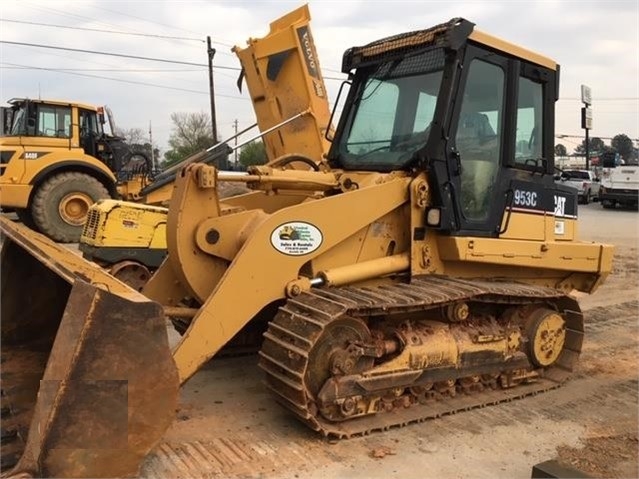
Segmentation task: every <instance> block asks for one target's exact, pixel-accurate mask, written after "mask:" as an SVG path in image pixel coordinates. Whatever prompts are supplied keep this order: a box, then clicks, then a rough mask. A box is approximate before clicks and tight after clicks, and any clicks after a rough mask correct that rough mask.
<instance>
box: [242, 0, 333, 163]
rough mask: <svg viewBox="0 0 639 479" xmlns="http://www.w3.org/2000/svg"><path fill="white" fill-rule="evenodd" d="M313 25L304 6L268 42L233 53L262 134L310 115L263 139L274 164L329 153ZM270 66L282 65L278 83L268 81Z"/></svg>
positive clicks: (275, 24)
mask: <svg viewBox="0 0 639 479" xmlns="http://www.w3.org/2000/svg"><path fill="white" fill-rule="evenodd" d="M309 24H310V14H309V11H308V7H307V6H306V5H304V6H302V7H300V8H298V9H296V10H294V11H293V12H291V13H289V14H287V15H285V16H284V17H282V18H280V19H279V20H276V21H274V22H272V23H271V29H270V32H269V34H268V35H267V36H265V37H263V38H259V39H256V38H251V39H250V40H249V41H248V46H247V47H246V48H244V49H242V48H240V47H234V48H233V51H234V52H235V54H236V55H237V56H238V58H239V59H240V62H241V63H242V67H243V69H244V70H245V72H246V76H245V80H246V84H247V86H248V90H249V92H250V94H251V100H252V101H253V108H254V109H255V114H256V117H257V121H258V126H259V128H260V130H261V131H264V130H266V129H268V128H271V127H273V126H275V125H277V124H278V123H281V122H282V121H284V120H287V119H289V118H291V117H293V116H295V115H297V114H298V113H301V112H303V111H305V110H307V109H310V111H311V112H312V115H305V116H303V117H301V118H298V119H297V120H295V121H293V122H291V123H289V124H288V125H286V126H284V127H282V128H280V129H278V130H276V131H274V132H272V133H269V134H267V135H265V136H264V137H263V138H264V144H265V146H266V149H267V153H268V156H269V159H271V160H273V159H275V158H278V157H280V156H283V155H285V154H299V155H304V156H307V157H308V158H311V159H313V160H315V161H319V160H321V159H322V157H323V155H324V153H325V152H327V151H328V147H329V144H328V141H327V140H326V139H325V137H324V135H325V132H326V128H327V126H328V122H329V118H330V109H329V106H328V99H327V96H326V86H325V84H324V80H323V77H322V73H321V69H320V66H319V61H318V58H317V52H316V50H315V45H314V42H313V38H312V35H311V30H310V25H309ZM276 56H277V57H278V58H276ZM269 61H273V63H272V65H274V64H277V62H281V65H280V69H279V72H278V74H277V78H276V79H273V78H271V79H268V78H267V77H266V75H267V71H268V65H269ZM298 166H299V165H297V164H293V165H292V167H293V168H295V167H298Z"/></svg>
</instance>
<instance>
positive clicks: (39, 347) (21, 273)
mask: <svg viewBox="0 0 639 479" xmlns="http://www.w3.org/2000/svg"><path fill="white" fill-rule="evenodd" d="M315 66H316V67H317V68H319V67H318V66H317V65H316V64H315ZM342 70H343V72H344V73H347V74H349V78H350V80H349V81H348V82H347V84H346V85H345V86H344V89H345V90H347V93H346V91H344V92H343V93H344V94H347V97H346V99H345V102H344V103H343V104H344V110H343V112H342V114H341V116H340V119H339V122H338V123H337V126H336V129H335V132H334V135H333V136H332V143H331V147H330V150H329V152H328V155H327V156H326V158H325V159H321V160H320V159H309V160H311V161H301V162H302V163H303V164H304V165H306V166H308V168H307V169H288V168H286V165H285V163H286V161H284V162H282V163H280V164H274V165H270V166H257V167H252V168H250V169H249V171H247V172H246V173H239V172H223V171H218V170H217V169H215V168H214V167H211V166H208V165H203V164H192V165H189V166H187V167H186V168H184V169H183V170H181V172H180V175H179V176H178V178H177V180H176V184H175V189H174V191H173V196H172V198H171V202H170V208H169V213H168V217H167V225H166V231H167V244H168V256H167V258H166V260H165V261H164V262H163V263H162V265H161V267H160V268H159V269H158V271H157V272H156V273H155V275H154V276H153V277H152V278H151V280H150V281H149V282H148V283H147V285H146V286H145V288H144V290H143V292H142V294H140V293H137V292H135V291H133V290H131V289H130V288H127V287H126V286H125V285H124V284H122V283H119V282H118V281H117V280H115V279H113V278H111V277H109V276H107V275H104V274H103V273H100V272H99V271H97V270H96V269H95V268H91V267H90V264H89V263H86V262H84V261H83V260H82V259H81V258H80V257H79V256H78V255H76V254H75V253H73V252H70V251H67V250H64V249H60V248H59V247H56V246H55V245H53V244H52V243H51V242H50V241H48V240H47V239H46V238H44V237H42V236H40V235H38V234H35V233H33V232H32V231H31V230H28V229H25V228H23V227H21V226H20V225H15V224H13V223H10V222H7V221H6V220H4V219H2V220H0V226H1V228H2V231H3V232H4V235H5V236H4V247H3V257H2V266H3V268H2V274H3V275H5V276H3V279H5V278H6V277H7V276H6V275H10V276H11V277H12V281H3V282H2V288H3V289H2V298H1V299H2V341H3V344H2V346H3V347H2V361H3V363H2V365H3V369H2V390H3V397H2V401H3V421H2V423H3V424H2V425H3V431H4V432H3V436H6V437H13V441H12V442H11V447H13V448H15V449H14V450H13V453H14V454H16V456H17V455H19V454H20V453H21V451H22V450H24V452H23V453H22V456H21V458H20V460H19V462H18V463H17V465H16V466H15V467H14V468H13V470H12V471H10V472H9V475H13V476H17V475H20V474H23V475H24V474H29V475H33V476H36V475H40V476H46V477H52V476H53V477H124V476H127V475H134V474H136V472H137V470H138V469H137V467H138V461H139V460H140V459H141V457H142V456H143V455H144V454H145V452H147V451H149V450H150V449H151V448H152V447H153V446H154V445H155V444H156V443H157V441H158V440H159V439H160V437H161V434H162V429H163V428H164V427H166V426H167V425H168V424H169V423H170V421H171V419H172V418H173V415H174V413H175V396H176V394H177V390H178V387H179V385H180V384H183V383H185V382H186V381H188V379H189V378H190V377H192V376H193V375H194V374H195V373H196V372H197V371H198V369H199V368H200V367H201V366H202V365H203V364H204V363H205V362H206V361H208V360H209V359H210V358H212V357H214V356H215V355H216V354H218V352H219V351H220V350H221V349H222V348H223V347H224V346H225V345H226V344H227V343H229V342H230V341H231V340H232V339H233V338H235V337H236V336H237V335H238V334H241V333H242V331H243V330H244V329H245V328H247V327H250V326H255V325H259V326H262V327H263V328H264V334H263V339H264V340H263V344H262V346H261V350H260V353H259V365H260V367H261V368H262V369H263V370H264V373H265V376H266V384H267V385H268V388H269V389H270V390H272V392H273V395H274V397H275V399H276V400H277V401H279V402H280V403H281V404H282V405H283V406H284V407H285V408H287V409H288V410H290V412H291V413H292V415H293V416H294V417H296V418H298V419H299V420H301V421H302V422H304V423H305V424H307V425H308V426H309V427H310V428H312V429H313V430H315V431H318V433H320V434H322V435H326V436H334V437H339V438H346V437H351V436H355V435H360V434H367V433H369V432H371V431H377V430H386V429H387V428H390V427H394V426H397V427H399V426H404V425H407V424H410V423H413V422H419V421H422V420H424V419H427V418H431V417H438V416H440V415H442V414H451V413H454V412H457V411H461V410H468V409H470V408H473V407H479V406H483V405H487V404H496V403H499V402H500V401H507V400H512V399H516V398H522V397H525V396H527V395H531V394H537V393H540V392H542V391H546V390H548V389H552V388H555V387H558V386H559V385H561V384H562V383H563V382H564V381H565V380H566V379H567V378H568V377H569V376H570V372H571V370H572V369H573V368H574V366H575V364H576V362H577V361H578V358H579V355H580V352H581V348H582V343H583V338H584V325H583V315H582V313H581V312H580V308H579V305H578V303H577V301H576V300H575V298H574V297H573V296H572V295H571V293H572V292H573V291H575V290H578V291H584V292H592V291H594V290H595V289H596V288H597V287H598V286H599V285H600V284H601V283H602V281H604V280H605V278H606V276H607V275H608V274H609V272H610V269H611V263H612V255H613V248H612V247H611V246H609V245H604V244H596V243H589V242H582V241H579V240H578V234H577V226H578V222H577V197H576V195H575V192H574V190H572V189H568V188H562V187H561V185H556V184H555V183H554V181H553V167H554V165H553V163H554V157H553V150H554V144H553V138H554V122H553V118H554V105H555V101H556V100H557V97H558V91H559V78H558V73H559V66H558V65H557V64H556V63H555V62H554V61H552V60H550V59H549V58H547V57H544V56H542V55H539V54H536V53H533V52H531V51H528V50H526V49H524V48H521V47H518V46H515V45H513V44H510V43H507V42H505V41H503V40H500V39H498V38H495V37H493V36H491V35H488V34H486V33H483V32H481V31H477V30H476V29H475V28H474V24H473V23H471V22H469V21H467V20H464V19H459V18H455V19H452V20H451V21H449V22H447V23H444V24H441V25H437V26H435V27H432V28H429V29H426V30H421V31H415V32H409V33H405V34H400V35H396V36H393V37H390V38H385V39H382V40H378V41H375V42H372V43H370V44H367V45H364V46H361V47H353V48H350V49H348V50H346V52H345V54H344V56H343V63H342ZM312 160H315V161H312ZM221 182H237V183H240V184H242V185H246V186H247V187H248V188H250V189H251V190H252V191H251V192H250V193H247V194H244V195H240V196H235V197H233V198H226V199H224V201H220V199H219V184H220V183H221ZM15 278H18V280H15ZM24 291H29V294H30V301H29V302H28V303H25V302H24V301H23V299H22V298H23V296H24ZM65 301H66V302H65ZM167 318H181V319H182V321H183V324H185V326H186V329H185V331H184V332H183V336H182V338H181V340H180V342H179V343H178V344H177V346H176V347H175V349H174V350H173V351H172V352H169V349H168V346H167V344H166V341H167V340H166V330H165V329H164V328H165V325H166V319H167ZM49 347H50V349H49ZM49 351H50V353H49ZM21 361H24V363H23V362H21ZM27 361H29V362H28V363H27ZM27 364H28V366H27ZM38 379H42V381H41V382H40V383H38ZM38 384H39V393H38V396H37V398H36V395H35V393H36V391H38ZM127 394H128V396H127ZM127 397H128V403H127V401H126V400H125V398H127ZM4 408H6V410H5V409H4ZM29 421H30V422H29ZM125 423H126V424H127V425H128V428H124V427H123V424H125ZM23 443H24V445H23ZM7 447H8V446H6V447H3V456H4V455H5V450H6V451H7V452H6V454H8V452H9V450H8V449H7ZM116 457H117V458H118V459H117V460H116V459H115V458H116ZM7 462H8V460H7Z"/></svg>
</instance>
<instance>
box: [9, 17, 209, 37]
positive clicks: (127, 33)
mask: <svg viewBox="0 0 639 479" xmlns="http://www.w3.org/2000/svg"><path fill="white" fill-rule="evenodd" d="M0 21H2V22H10V23H21V24H23V25H37V26H40V27H54V28H67V29H69V30H83V31H87V32H101V33H115V34H118V35H134V36H138V37H153V38H166V39H169V40H189V41H194V42H202V43H206V41H205V40H203V39H201V38H188V37H173V36H168V35H156V34H152V33H133V32H120V31H116V30H103V29H100V28H86V27H70V26H67V25H56V24H52V23H38V22H26V21H24V20H10V19H8V18H0Z"/></svg>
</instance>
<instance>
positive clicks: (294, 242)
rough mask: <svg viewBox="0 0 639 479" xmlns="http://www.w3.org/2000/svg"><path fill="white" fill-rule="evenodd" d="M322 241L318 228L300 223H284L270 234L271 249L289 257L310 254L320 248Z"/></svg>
mask: <svg viewBox="0 0 639 479" xmlns="http://www.w3.org/2000/svg"><path fill="white" fill-rule="evenodd" d="M322 240H323V237H322V232H321V231H320V230H319V229H318V228H316V227H315V226H313V225H312V224H310V223H304V222H302V221H292V222H290V223H284V224H283V225H280V226H278V227H277V228H275V229H274V230H273V232H272V233H271V244H272V245H273V247H274V248H275V249H276V250H277V251H279V252H280V253H284V254H288V255H291V256H302V255H305V254H309V253H312V252H313V251H315V250H316V249H317V248H319V247H320V245H321V244H322Z"/></svg>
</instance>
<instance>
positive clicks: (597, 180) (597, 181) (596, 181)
mask: <svg viewBox="0 0 639 479" xmlns="http://www.w3.org/2000/svg"><path fill="white" fill-rule="evenodd" d="M593 181H594V182H595V183H599V182H600V181H601V178H595V179H594V180H593Z"/></svg>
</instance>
